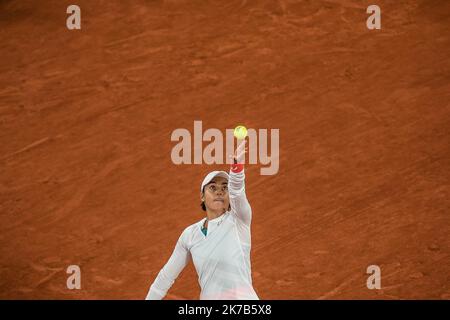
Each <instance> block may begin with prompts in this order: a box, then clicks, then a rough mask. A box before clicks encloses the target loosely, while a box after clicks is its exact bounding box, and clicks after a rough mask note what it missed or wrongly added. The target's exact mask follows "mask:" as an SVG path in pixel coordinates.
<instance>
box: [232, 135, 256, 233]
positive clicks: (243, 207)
mask: <svg viewBox="0 0 450 320" xmlns="http://www.w3.org/2000/svg"><path fill="white" fill-rule="evenodd" d="M245 152H246V149H245V140H243V141H242V142H241V143H240V144H239V146H238V147H237V149H236V152H235V154H234V156H233V158H234V164H232V165H231V168H230V179H229V181H228V190H229V195H230V205H231V211H232V212H233V213H234V214H235V215H236V217H237V218H238V219H239V221H241V222H243V223H244V224H245V225H247V226H250V223H251V220H252V209H251V207H250V204H249V203H248V200H247V196H246V194H245V172H244V159H245V158H244V155H245Z"/></svg>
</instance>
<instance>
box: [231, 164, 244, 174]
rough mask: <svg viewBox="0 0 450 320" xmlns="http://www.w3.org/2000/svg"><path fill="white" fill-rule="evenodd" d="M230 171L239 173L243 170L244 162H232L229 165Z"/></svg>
mask: <svg viewBox="0 0 450 320" xmlns="http://www.w3.org/2000/svg"><path fill="white" fill-rule="evenodd" d="M230 170H231V172H233V173H239V172H242V171H243V170H244V164H243V163H233V164H232V165H231V169H230Z"/></svg>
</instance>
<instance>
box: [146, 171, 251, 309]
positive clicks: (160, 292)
mask: <svg viewBox="0 0 450 320" xmlns="http://www.w3.org/2000/svg"><path fill="white" fill-rule="evenodd" d="M244 180H245V173H244V171H241V172H239V173H234V172H232V171H230V177H229V181H228V190H229V197H230V206H231V210H230V211H227V212H225V213H224V214H222V215H221V216H220V217H218V218H215V219H212V220H209V221H208V232H207V235H206V236H205V235H204V234H203V232H202V231H201V227H202V225H203V223H204V222H205V219H206V218H203V219H202V220H200V221H198V222H196V223H194V224H192V225H190V226H189V227H187V228H186V229H184V231H183V232H182V234H181V236H180V237H179V239H178V241H177V244H176V246H175V249H174V251H173V253H172V255H171V257H170V258H169V261H168V262H167V263H166V264H165V265H164V267H163V268H162V269H161V271H160V272H159V273H158V276H157V277H156V279H155V281H154V282H153V284H152V285H151V286H150V290H149V292H148V294H147V297H146V300H160V299H162V298H164V296H165V295H166V293H167V291H168V290H169V289H170V287H171V286H172V284H173V283H174V282H175V280H176V278H177V277H178V275H179V274H180V272H181V271H182V270H183V269H184V267H185V266H186V265H187V264H188V263H189V261H190V260H192V261H193V263H194V266H195V270H196V271H197V275H198V281H199V284H200V287H201V293H200V299H201V300H222V299H227V300H234V299H248V300H249V299H259V298H258V295H257V294H256V292H255V290H254V289H253V286H252V276H251V264H250V248H251V235H250V223H251V218H252V210H251V207H250V204H249V203H248V200H247V197H246V195H245V183H244Z"/></svg>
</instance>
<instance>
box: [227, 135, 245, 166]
mask: <svg viewBox="0 0 450 320" xmlns="http://www.w3.org/2000/svg"><path fill="white" fill-rule="evenodd" d="M245 143H246V140H245V139H244V140H242V141H241V143H240V144H239V145H238V147H237V148H236V150H235V151H234V154H233V155H230V157H231V158H233V163H235V164H236V163H244V162H245V154H246V153H247V148H246V147H245Z"/></svg>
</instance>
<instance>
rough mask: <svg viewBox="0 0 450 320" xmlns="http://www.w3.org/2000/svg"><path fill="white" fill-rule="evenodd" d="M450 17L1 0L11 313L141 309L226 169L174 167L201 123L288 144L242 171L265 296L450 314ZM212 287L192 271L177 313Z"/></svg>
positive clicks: (407, 11) (173, 294)
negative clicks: (75, 12)
mask: <svg viewBox="0 0 450 320" xmlns="http://www.w3.org/2000/svg"><path fill="white" fill-rule="evenodd" d="M70 4H77V5H79V6H80V8H81V27H82V29H81V30H73V31H69V30H68V29H67V28H66V19H67V17H68V14H67V13H66V8H67V6H68V5H70ZM370 4H377V5H379V6H380V7H381V12H382V16H381V19H382V20H381V22H382V29H381V30H373V31H371V30H368V29H367V28H366V19H367V17H368V16H369V15H368V14H367V13H366V8H367V6H368V5H370ZM449 18H450V2H449V1H445V0H442V1H437V0H434V1H433V0H421V1H419V0H415V1H413V0H409V1H406V0H404V1H381V0H377V1H357V0H342V1H338V0H328V1H325V0H318V1H307V0H283V1H282V0H280V1H269V0H259V1H250V0H230V1H219V0H215V1H206V0H205V1H200V0H191V1H188V0H171V1H79V0H77V1H76V2H69V1H7V0H3V1H0V48H1V49H0V61H1V62H0V72H1V73H0V74H1V75H0V146H1V149H0V150H1V159H0V298H3V299H15V298H23V299H47V298H49V299H74V298H75V299H109V298H112V299H143V298H144V297H145V296H146V294H147V291H148V289H149V286H150V284H151V283H152V281H153V280H154V278H155V277H156V275H157V273H158V271H159V270H160V268H161V267H162V266H163V264H164V263H165V262H166V261H167V259H168V257H169V256H170V254H171V252H172V249H173V247H174V245H175V242H176V240H177V239H178V236H179V235H180V233H181V232H182V230H183V229H184V228H185V227H186V226H188V225H190V224H192V223H194V222H196V221H198V220H200V219H201V218H202V217H203V216H204V213H203V212H202V211H201V210H200V208H199V195H198V188H199V185H200V182H201V180H202V178H203V176H204V175H205V174H206V173H207V172H208V171H210V170H214V169H225V170H227V166H226V165H212V166H207V165H179V166H176V165H174V164H173V163H172V161H171V157H170V154H171V150H172V147H173V146H174V145H175V143H174V142H171V141H170V135H171V132H172V131H173V130H175V129H176V128H186V129H188V130H190V131H191V132H192V130H193V122H194V120H201V121H203V128H204V129H207V128H218V129H220V130H225V129H226V128H233V127H234V126H235V125H236V124H241V123H243V124H245V125H246V126H247V127H249V128H255V129H259V128H268V129H270V128H279V129H280V169H279V172H278V174H276V175H274V176H261V175H260V173H259V170H260V167H261V166H260V165H248V166H247V195H248V198H249V201H250V204H251V206H252V208H253V222H252V256H251V257H252V270H253V282H254V287H255V290H256V291H257V293H258V294H259V296H260V297H261V298H262V299H321V298H322V299H323V298H325V299H351V298H356V299H358V298H368V299H397V298H400V299H412V298H425V299H429V298H438V299H449V298H450V281H449V280H450V279H449V271H450V264H449V261H450V249H449V248H450V246H449V244H450V243H449V242H450V241H449V233H450V228H449V226H450V224H449V221H450V218H449V213H450V212H449V209H450V198H449V195H450V184H449V181H450V170H449V167H450V161H449V159H450V148H449V145H450V144H449V136H450V105H449V101H450V94H449V93H450V59H449V52H450V43H449V34H450V32H449V31H450V23H449V21H450V20H449ZM72 264H76V265H79V266H80V268H81V286H82V289H81V290H68V289H67V288H66V279H67V277H68V274H66V268H67V267H68V266H69V265H72ZM372 264H375V265H379V266H380V267H381V285H382V289H381V290H368V289H367V287H366V279H367V277H368V276H369V275H368V274H366V268H367V266H369V265H372ZM199 291H200V290H199V286H198V283H197V279H196V274H195V270H194V268H193V266H192V264H191V265H190V266H189V267H188V268H187V269H185V271H184V272H183V273H182V275H181V277H180V278H179V279H178V280H177V281H176V283H175V284H174V286H173V287H172V289H171V290H170V291H169V295H168V296H167V298H169V299H174V298H175V299H185V298H188V299H197V298H198V296H199Z"/></svg>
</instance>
